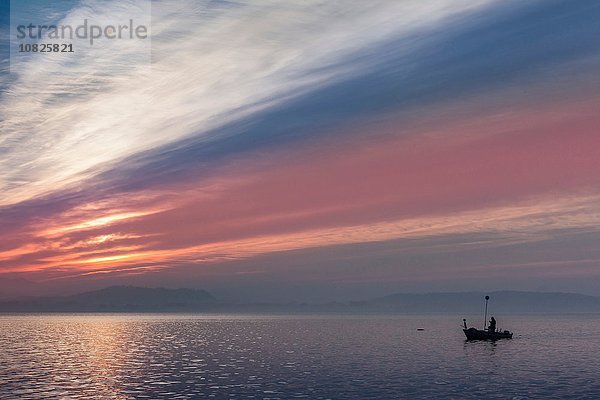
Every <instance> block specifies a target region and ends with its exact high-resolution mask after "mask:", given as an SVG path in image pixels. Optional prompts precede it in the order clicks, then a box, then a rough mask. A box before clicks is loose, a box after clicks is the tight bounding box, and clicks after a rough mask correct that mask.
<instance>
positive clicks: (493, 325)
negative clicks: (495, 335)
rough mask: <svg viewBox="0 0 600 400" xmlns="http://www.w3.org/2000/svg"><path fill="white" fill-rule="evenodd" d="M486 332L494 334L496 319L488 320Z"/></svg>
mask: <svg viewBox="0 0 600 400" xmlns="http://www.w3.org/2000/svg"><path fill="white" fill-rule="evenodd" d="M488 332H496V318H494V317H492V319H490V325H489V326H488Z"/></svg>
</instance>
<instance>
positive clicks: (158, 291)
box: [0, 286, 216, 312]
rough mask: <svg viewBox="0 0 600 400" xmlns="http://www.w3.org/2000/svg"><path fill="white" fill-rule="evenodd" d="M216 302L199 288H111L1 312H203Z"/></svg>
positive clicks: (3, 307) (2, 307)
mask: <svg viewBox="0 0 600 400" xmlns="http://www.w3.org/2000/svg"><path fill="white" fill-rule="evenodd" d="M215 303H216V300H215V298H214V297H213V296H212V295H211V294H210V293H208V292H207V291H205V290H200V289H165V288H144V287H136V286H111V287H107V288H105V289H100V290H95V291H92V292H85V293H81V294H76V295H72V296H57V297H39V298H28V299H20V300H12V301H4V302H0V311H23V312H26V311H36V312H39V311H41V312H44V311H45V312H53V311H56V312H123V311H134V312H137V311H139V312H143V311H166V312H168V311H186V310H187V311H201V310H204V309H209V308H210V307H211V306H213V305H214V304H215Z"/></svg>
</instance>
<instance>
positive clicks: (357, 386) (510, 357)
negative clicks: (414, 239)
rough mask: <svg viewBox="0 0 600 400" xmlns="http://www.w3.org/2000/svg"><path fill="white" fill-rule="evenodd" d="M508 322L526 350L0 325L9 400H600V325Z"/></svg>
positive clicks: (340, 325)
mask: <svg viewBox="0 0 600 400" xmlns="http://www.w3.org/2000/svg"><path fill="white" fill-rule="evenodd" d="M480 319H482V318H481V317H478V318H477V319H476V321H477V322H479V320H480ZM471 320H472V321H473V322H475V319H474V318H471ZM498 322H499V326H500V327H506V328H511V329H512V330H514V331H516V335H515V338H514V339H513V340H505V341H498V342H496V343H486V342H474V343H465V341H464V340H463V336H462V335H463V333H462V331H461V330H460V327H459V323H460V317H457V318H449V317H435V316H422V317H418V316H394V317H331V316H328V317H321V316H319V317H306V316H303V317H248V316H244V317H236V316H220V317H216V316H211V317H206V316H166V315H118V316H110V315H80V316H72V315H69V316H56V315H55V316H0V398H1V399H11V400H12V399H202V398H220V399H236V398H238V399H247V398H257V399H267V398H269V399H294V398H307V399H436V398H438V399H452V398H456V399H464V398H467V399H482V398H488V399H514V400H516V399H570V398H572V399H584V398H589V399H599V398H600V379H598V376H599V374H600V316H597V315H592V316H559V317H556V316H552V317H535V318H533V317H524V316H519V317H514V316H511V317H502V316H500V317H499V318H498ZM417 328H424V329H425V330H424V331H417ZM534 333H537V335H536V334H534Z"/></svg>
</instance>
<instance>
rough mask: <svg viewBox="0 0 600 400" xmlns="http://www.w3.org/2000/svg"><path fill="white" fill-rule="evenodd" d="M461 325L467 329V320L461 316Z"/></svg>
mask: <svg viewBox="0 0 600 400" xmlns="http://www.w3.org/2000/svg"><path fill="white" fill-rule="evenodd" d="M463 326H464V327H465V329H467V320H466V319H465V318H463Z"/></svg>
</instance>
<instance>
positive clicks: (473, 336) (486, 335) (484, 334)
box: [463, 328, 513, 340]
mask: <svg viewBox="0 0 600 400" xmlns="http://www.w3.org/2000/svg"><path fill="white" fill-rule="evenodd" d="M463 332H464V333H465V336H466V337H467V340H498V339H512V337H513V334H512V332H509V331H502V332H500V331H496V332H489V331H482V330H480V329H475V328H469V329H463Z"/></svg>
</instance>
